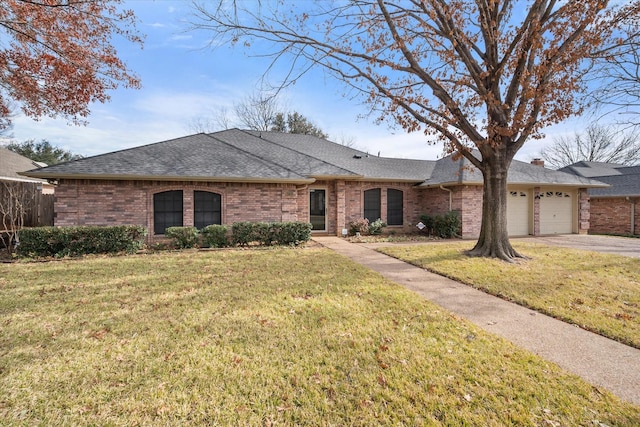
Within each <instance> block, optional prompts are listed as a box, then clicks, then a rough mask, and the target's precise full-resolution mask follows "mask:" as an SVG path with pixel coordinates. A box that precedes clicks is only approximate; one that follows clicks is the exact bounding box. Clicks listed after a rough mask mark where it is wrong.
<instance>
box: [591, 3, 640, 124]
mask: <svg viewBox="0 0 640 427" xmlns="http://www.w3.org/2000/svg"><path fill="white" fill-rule="evenodd" d="M636 7H638V6H637V3H636ZM637 19H638V18H637V16H636V13H632V11H630V12H629V13H628V14H627V15H624V16H622V18H621V22H622V25H621V28H620V30H619V34H618V38H617V40H616V42H615V43H613V44H611V45H607V46H604V48H602V49H599V50H595V51H594V53H593V56H594V58H595V59H596V61H595V64H594V72H593V73H592V76H591V81H592V82H594V85H595V90H594V91H593V92H592V93H591V97H592V99H593V105H594V107H595V110H596V112H597V113H602V112H604V113H605V114H611V113H613V114H615V115H616V119H617V121H618V122H620V123H625V124H631V125H634V126H638V125H640V111H638V108H639V107H640V30H639V28H638V21H637Z"/></svg>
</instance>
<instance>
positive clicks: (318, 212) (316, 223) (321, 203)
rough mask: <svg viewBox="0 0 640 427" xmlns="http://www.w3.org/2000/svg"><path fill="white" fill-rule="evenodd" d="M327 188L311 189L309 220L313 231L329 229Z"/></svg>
mask: <svg viewBox="0 0 640 427" xmlns="http://www.w3.org/2000/svg"><path fill="white" fill-rule="evenodd" d="M326 194H327V192H326V190H318V189H315V190H311V191H310V192H309V222H311V225H312V228H311V230H313V231H326V230H327V216H326V213H327V209H326V206H325V203H326V200H327V198H326Z"/></svg>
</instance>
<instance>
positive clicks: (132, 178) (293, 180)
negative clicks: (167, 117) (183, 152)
mask: <svg viewBox="0 0 640 427" xmlns="http://www.w3.org/2000/svg"><path fill="white" fill-rule="evenodd" d="M21 175H23V176H29V177H34V178H41V179H47V180H59V179H74V180H78V179H93V180H100V181H103V180H113V181H195V182H240V183H261V184H311V183H313V182H315V181H316V180H315V179H314V178H303V177H300V178H250V177H228V176H184V175H113V174H55V175H54V174H45V173H37V172H33V173H31V172H29V174H28V175H27V173H26V172H23V173H21Z"/></svg>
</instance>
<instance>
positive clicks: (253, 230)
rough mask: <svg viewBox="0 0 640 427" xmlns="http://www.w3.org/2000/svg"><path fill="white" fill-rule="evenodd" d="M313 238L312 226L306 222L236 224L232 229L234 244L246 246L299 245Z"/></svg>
mask: <svg viewBox="0 0 640 427" xmlns="http://www.w3.org/2000/svg"><path fill="white" fill-rule="evenodd" d="M310 238H311V224H310V223H305V222H236V223H234V224H233V225H232V227H231V240H232V241H233V243H234V244H237V245H241V246H246V245H248V244H250V243H254V242H257V243H258V244H260V245H264V246H270V245H273V244H276V245H298V244H300V243H302V242H306V241H308V240H309V239H310Z"/></svg>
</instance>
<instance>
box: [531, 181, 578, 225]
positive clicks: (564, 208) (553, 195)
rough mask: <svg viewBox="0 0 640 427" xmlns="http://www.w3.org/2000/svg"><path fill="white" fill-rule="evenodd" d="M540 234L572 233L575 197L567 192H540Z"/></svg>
mask: <svg viewBox="0 0 640 427" xmlns="http://www.w3.org/2000/svg"><path fill="white" fill-rule="evenodd" d="M539 195H540V234H568V233H573V217H574V215H573V211H574V208H573V206H574V199H575V195H574V194H573V193H571V192H568V191H559V190H542V191H540V194H539Z"/></svg>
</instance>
